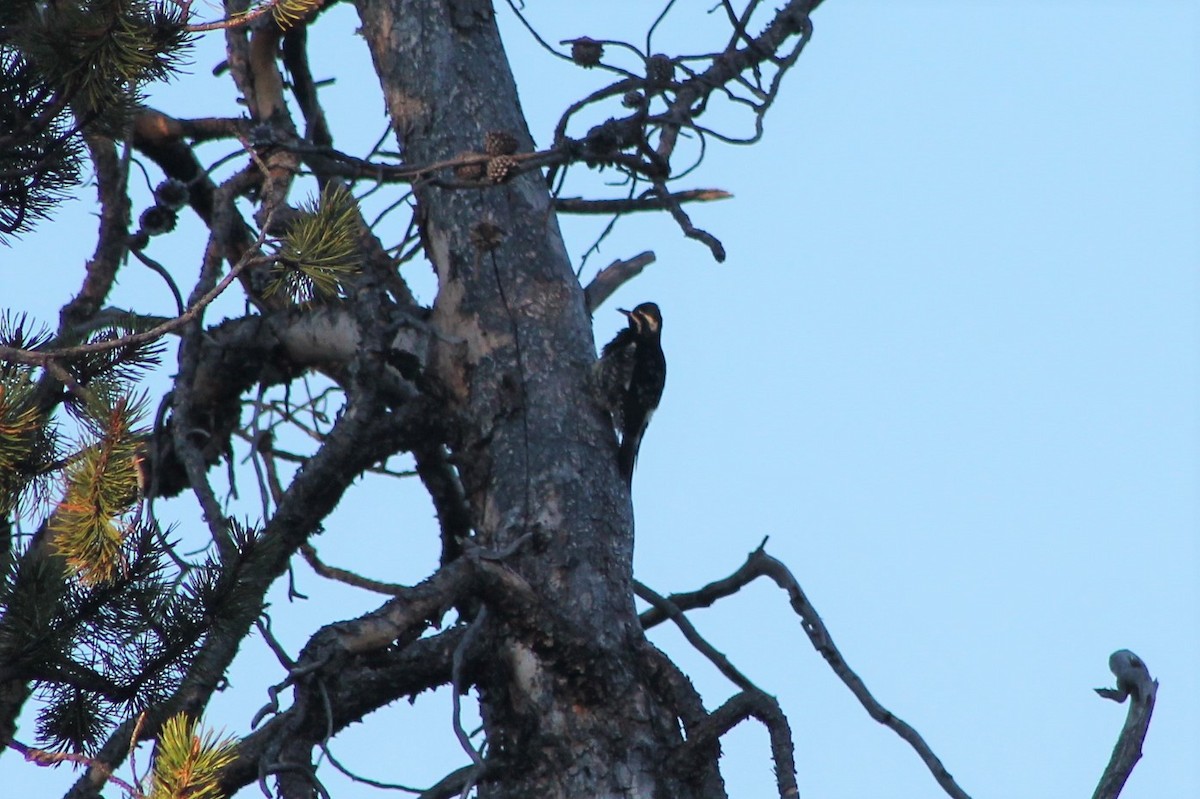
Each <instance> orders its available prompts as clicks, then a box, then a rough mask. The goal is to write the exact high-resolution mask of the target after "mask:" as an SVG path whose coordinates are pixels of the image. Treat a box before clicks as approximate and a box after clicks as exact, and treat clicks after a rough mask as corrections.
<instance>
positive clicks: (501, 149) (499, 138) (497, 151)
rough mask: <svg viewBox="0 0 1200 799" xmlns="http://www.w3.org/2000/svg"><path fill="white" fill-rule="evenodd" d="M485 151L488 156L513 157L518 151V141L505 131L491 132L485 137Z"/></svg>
mask: <svg viewBox="0 0 1200 799" xmlns="http://www.w3.org/2000/svg"><path fill="white" fill-rule="evenodd" d="M483 151H484V152H485V153H487V154H488V155H512V154H513V153H515V152H516V151H517V140H516V137H514V136H513V135H512V134H511V133H508V132H507V131H503V130H489V131H488V132H487V134H486V135H484V137H483Z"/></svg>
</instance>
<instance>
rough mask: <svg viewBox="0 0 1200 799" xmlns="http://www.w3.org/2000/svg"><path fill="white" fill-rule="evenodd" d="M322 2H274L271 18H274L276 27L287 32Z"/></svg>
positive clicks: (313, 0) (283, 0) (297, 0)
mask: <svg viewBox="0 0 1200 799" xmlns="http://www.w3.org/2000/svg"><path fill="white" fill-rule="evenodd" d="M323 2H324V0H276V2H275V7H274V8H272V9H271V16H272V17H274V18H275V24H276V25H278V26H279V27H280V28H282V29H283V30H287V29H288V28H290V27H292V26H293V25H295V24H296V23H297V22H301V21H303V20H304V18H305V17H307V16H308V15H309V14H311V13H313V12H314V11H316V10H317V9H318V8H320V7H321V4H322V3H323Z"/></svg>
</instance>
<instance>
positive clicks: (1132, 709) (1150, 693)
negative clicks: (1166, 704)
mask: <svg viewBox="0 0 1200 799" xmlns="http://www.w3.org/2000/svg"><path fill="white" fill-rule="evenodd" d="M1108 667H1109V669H1111V670H1112V673H1113V674H1115V675H1116V677H1117V687H1116V689H1115V690H1114V689H1112V688H1097V689H1096V693H1098V694H1099V695H1100V696H1102V697H1104V698H1105V699H1111V700H1113V701H1114V702H1124V701H1125V698H1126V697H1132V699H1133V701H1131V702H1130V704H1129V714H1128V715H1127V716H1126V717H1125V725H1124V726H1123V727H1122V728H1121V735H1120V737H1119V738H1117V744H1116V746H1114V747H1113V753H1112V757H1111V758H1110V759H1109V761H1108V766H1107V767H1106V768H1105V769H1104V774H1103V775H1102V776H1101V777H1100V784H1099V785H1097V786H1096V792H1095V793H1093V794H1092V799H1116V797H1118V796H1120V794H1121V789H1123V788H1124V787H1125V782H1126V780H1128V779H1129V775H1130V774H1131V773H1133V767H1134V766H1135V765H1137V762H1138V761H1139V760H1141V758H1142V742H1143V741H1145V740H1146V732H1147V730H1149V729H1150V717H1151V716H1152V715H1153V714H1154V700H1155V697H1157V695H1158V680H1154V679H1151V678H1150V670H1149V669H1147V668H1146V664H1145V662H1144V661H1143V660H1142V659H1141V658H1139V657H1138V656H1137V655H1135V654H1134V653H1132V652H1130V651H1129V650H1128V649H1118V650H1117V651H1116V652H1113V653H1112V655H1110V656H1109V658H1108Z"/></svg>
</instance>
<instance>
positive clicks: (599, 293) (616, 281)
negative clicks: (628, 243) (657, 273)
mask: <svg viewBox="0 0 1200 799" xmlns="http://www.w3.org/2000/svg"><path fill="white" fill-rule="evenodd" d="M654 259H655V255H654V253H653V252H651V251H650V250H646V252H644V253H641V254H639V255H635V256H633V257H632V258H630V259H628V260H626V261H613V262H612V263H611V264H609V265H608V266H606V267H604V268H603V269H601V270H600V271H599V272H597V273H596V276H595V277H594V278H592V282H591V283H588V285H587V288H585V289H584V290H583V299H584V302H585V303H587V309H588V313H594V312H595V311H596V309H597V308H599V307H600V306H601V305H603V304H604V301H605V300H607V299H608V298H609V297H611V296H612V295H613V293H614V292H615V291H616V290H617V289H619V288H620V287H621V286H623V285H624V284H625V283H626V282H627V281H630V280H632V279H633V278H635V277H637V276H638V275H640V274H641V273H642V270H643V269H645V268H646V267H647V266H649V265H650V264H652V263H654Z"/></svg>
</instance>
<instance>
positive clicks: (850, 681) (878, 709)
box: [641, 540, 970, 799]
mask: <svg viewBox="0 0 1200 799" xmlns="http://www.w3.org/2000/svg"><path fill="white" fill-rule="evenodd" d="M764 546H766V540H764V541H763V543H762V544H761V545H760V546H759V548H758V549H756V550H754V551H753V552H752V553H750V557H749V558H747V559H746V562H745V564H743V565H742V567H741V568H739V569H738V570H737V571H736V572H734V573H733V574H732V575H730V576H729V577H726V578H725V579H723V580H718V581H716V582H714V583H710V584H709V585H707V586H705V587H704V588H701V589H700V590H699V591H693V592H690V593H687V594H675V595H672V596H670V597H668V598H667V600H668V601H669V602H671V603H672V604H674V605H675V606H676V607H677V608H679V609H680V610H687V609H691V608H700V607H708V606H709V605H711V604H713V602H715V601H716V600H718V599H720V598H722V597H726V596H729V595H731V594H733V593H736V592H737V591H738V590H739V589H740V588H742V587H743V586H745V585H747V584H748V583H750V582H752V581H754V580H755V579H756V578H758V577H768V578H770V579H771V580H772V581H773V582H774V583H775V584H776V585H778V586H779V587H780V588H782V589H783V590H784V591H786V592H787V594H788V597H789V599H790V600H791V605H792V609H793V610H794V611H795V612H796V615H797V616H799V617H800V624H801V626H802V627H803V628H804V633H805V635H807V636H808V640H809V641H810V642H811V643H812V645H813V648H815V649H816V650H817V652H819V653H820V654H821V657H823V658H825V662H827V663H828V664H829V667H830V668H832V669H833V672H834V674H836V675H837V676H838V678H839V679H840V680H841V681H842V682H843V683H845V684H846V687H847V688H849V689H850V692H851V693H852V694H854V696H855V698H856V699H858V701H859V703H860V704H861V705H862V706H863V709H865V710H866V711H867V714H868V715H870V717H871V718H873V719H875V721H877V722H879V723H880V724H882V725H884V726H885V727H887V728H889V729H891V730H892V731H893V732H895V733H896V734H897V735H899V736H900V737H901V738H902V739H904V740H905V741H906V742H907V743H908V744H909V746H911V747H912V748H913V750H914V751H916V753H917V756H918V757H920V758H921V761H922V762H923V763H925V766H926V767H927V768H928V769H929V771H930V773H931V774H933V778H934V779H935V780H937V783H938V785H940V786H941V787H942V790H943V791H945V792H946V794H947V795H949V796H951V797H953V798H954V799H970V795H969V794H967V792H966V791H964V790H963V789H962V788H961V787H959V785H958V783H956V782H955V781H954V778H953V777H952V776H950V772H948V771H947V770H946V767H945V766H944V765H942V761H941V759H939V758H938V756H937V755H936V754H934V752H933V750H932V749H931V748H930V747H929V744H927V743H926V742H925V739H924V738H922V737H921V735H920V733H918V732H917V731H916V730H915V729H913V728H912V727H911V726H910V725H909V724H907V723H906V722H905V721H903V720H902V719H900V718H898V717H897V716H896V715H895V714H893V713H892V712H891V711H890V710H888V709H887V708H885V707H884V706H883V705H881V704H880V703H879V700H877V699H876V698H875V697H874V696H873V695H872V694H871V692H870V690H868V688H867V686H866V684H865V683H864V682H863V681H862V678H861V677H859V676H858V675H857V674H856V673H855V672H854V671H853V670H852V669H851V668H850V666H849V665H847V663H846V660H845V658H843V657H842V653H841V652H840V651H839V650H838V648H837V646H836V645H835V644H834V643H833V638H832V637H831V636H830V634H829V630H828V629H827V628H826V627H825V623H824V622H823V621H821V617H820V616H819V615H818V614H817V611H816V608H814V607H813V605H812V603H811V602H809V601H808V597H807V596H805V594H804V590H803V589H802V588H801V587H800V584H799V583H798V582H797V581H796V578H795V577H794V576H793V575H792V573H791V571H789V570H788V568H787V566H785V565H784V564H783V563H781V562H780V561H778V560H776V559H775V558H773V557H771V556H770V555H768V554H767V553H766V552H765V551H764V549H763V547H764ZM669 617H670V613H669V612H668V611H667V609H666V608H654V609H653V610H648V611H646V612H645V613H643V614H642V615H641V620H642V626H643V627H644V628H648V627H650V626H653V625H655V624H659V623H661V622H662V621H663V620H665V619H666V618H669Z"/></svg>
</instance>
